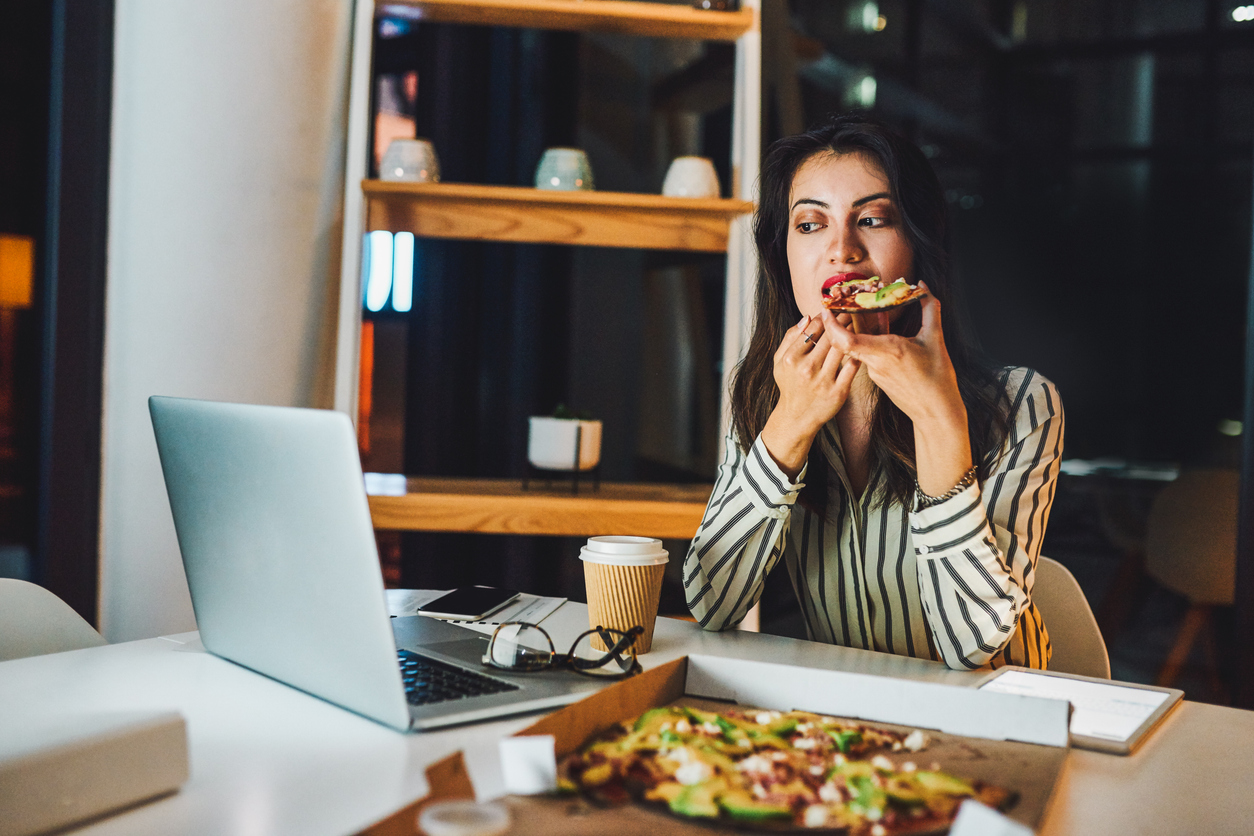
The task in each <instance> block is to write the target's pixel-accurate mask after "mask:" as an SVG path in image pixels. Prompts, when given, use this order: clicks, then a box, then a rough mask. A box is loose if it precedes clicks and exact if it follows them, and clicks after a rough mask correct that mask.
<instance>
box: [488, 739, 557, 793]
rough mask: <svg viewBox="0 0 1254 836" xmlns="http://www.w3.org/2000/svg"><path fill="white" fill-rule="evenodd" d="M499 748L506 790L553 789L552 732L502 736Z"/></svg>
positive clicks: (554, 783)
mask: <svg viewBox="0 0 1254 836" xmlns="http://www.w3.org/2000/svg"><path fill="white" fill-rule="evenodd" d="M500 747H501V773H502V775H503V776H504V778H505V791H506V792H507V793H513V794H514V795H537V794H539V793H544V792H552V791H553V790H555V789H557V755H556V753H555V747H556V744H555V742H554V738H553V735H551V734H533V735H524V736H522V737H503V738H501V741H500Z"/></svg>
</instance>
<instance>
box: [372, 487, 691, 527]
mask: <svg viewBox="0 0 1254 836" xmlns="http://www.w3.org/2000/svg"><path fill="white" fill-rule="evenodd" d="M555 484H558V483H555ZM713 487H714V486H713V485H656V484H627V483H614V482H606V483H602V485H601V488H600V490H599V491H594V490H592V486H591V485H587V484H585V485H580V487H579V494H578V495H572V494H571V493H570V489H569V487H566V488H565V489H560V488H555V487H545V486H544V485H543V484H542V483H536V482H533V483H532V484H531V489H530V490H526V491H524V490H523V489H522V483H521V481H520V480H517V479H458V478H441V477H410V478H408V479H407V480H406V488H405V494H404V495H403V496H396V495H391V496H389V495H380V494H374V495H371V496H370V497H369V500H370V513H371V516H372V518H373V519H374V526H375V528H378V529H392V530H401V531H462V532H476V533H481V534H546V535H556V536H570V537H593V536H596V535H600V534H634V535H639V536H643V537H661V538H671V539H683V540H688V539H691V538H692V537H693V536H694V535H695V534H696V532H697V527H698V526H700V524H701V518H702V516H703V515H704V514H705V505H706V502H707V501H708V500H709V498H710V492H711V491H712V490H713Z"/></svg>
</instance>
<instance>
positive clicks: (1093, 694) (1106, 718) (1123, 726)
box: [980, 671, 1168, 741]
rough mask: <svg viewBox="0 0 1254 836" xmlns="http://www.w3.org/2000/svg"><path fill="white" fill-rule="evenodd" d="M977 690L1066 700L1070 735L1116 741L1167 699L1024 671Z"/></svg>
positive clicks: (1157, 693) (1141, 691)
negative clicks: (1068, 710)
mask: <svg viewBox="0 0 1254 836" xmlns="http://www.w3.org/2000/svg"><path fill="white" fill-rule="evenodd" d="M980 690H981V691H996V692H998V693H1002V694H1020V695H1023V696H1029V697H1046V698H1048V699H1054V700H1068V701H1069V702H1070V703H1071V704H1072V706H1074V707H1075V711H1074V712H1073V713H1072V714H1071V733H1072V734H1077V735H1083V736H1085V737H1101V738H1105V739H1106V740H1119V741H1126V740H1127V739H1128V738H1129V737H1131V736H1132V733H1133V732H1135V731H1136V730H1137V729H1138V728H1140V726H1141V724H1142V723H1144V722H1145V721H1146V719H1148V718H1149V716H1150V715H1151V714H1153V713H1154V712H1155V711H1156V710H1157V709H1158V707H1159V706H1160V705H1162V704H1163V700H1165V699H1167V696H1168V695H1167V694H1164V693H1163V692H1162V691H1147V690H1145V689H1143V688H1128V687H1126V686H1122V685H1116V684H1114V683H1105V682H1085V681H1084V680H1080V679H1067V678H1066V677H1061V676H1050V675H1049V674H1043V673H1028V672H1027V671H1006V672H1005V673H1003V674H1002V675H1001V676H999V677H997V678H996V679H993V680H990V681H989V682H986V683H985V684H984V685H981V686H980Z"/></svg>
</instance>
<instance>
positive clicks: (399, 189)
mask: <svg viewBox="0 0 1254 836" xmlns="http://www.w3.org/2000/svg"><path fill="white" fill-rule="evenodd" d="M741 7H742V8H741V10H740V11H736V12H712V11H702V10H698V9H693V8H692V7H691V6H689V5H687V4H686V3H683V4H669V5H668V4H663V3H645V2H629V0H399V1H398V2H384V0H376V2H375V3H370V2H368V0H366V1H365V2H363V0H358V3H357V5H356V13H355V18H354V27H353V31H354V47H353V67H352V78H351V82H350V101H349V113H350V116H349V134H348V147H349V153H348V167H347V171H346V177H345V185H346V189H345V198H344V239H343V250H342V254H341V276H342V281H341V285H340V313H339V320H338V322H339V336H338V343H337V350H336V386H335V403H336V408H337V409H341V410H343V411H345V412H347V413H348V414H349V415H354V414H355V413H356V403H357V370H358V354H357V352H358V349H359V345H360V341H359V335H360V328H361V300H362V295H361V276H360V266H361V242H362V232H363V231H371V230H388V231H392V232H401V231H409V232H413V233H415V234H416V235H419V236H424V237H432V238H459V239H472V240H475V239H477V240H491V241H513V242H526V243H548V244H569V245H592V246H609V247H636V248H643V249H657V250H671V251H694V252H726V253H727V284H726V294H725V314H724V319H725V325H724V348H723V354H724V365H725V366H726V368H729V369H730V368H732V367H733V366H734V365H735V364H736V362H737V361H738V360H739V358H740V354H741V351H742V347H743V342H744V339H745V337H746V335H747V334H748V324H747V323H748V316H749V312H750V311H751V309H752V299H751V293H752V286H753V282H754V279H755V277H756V275H757V262H756V257H755V255H754V252H753V244H752V235H751V229H750V221H749V217H748V215H749V214H750V213H751V212H752V211H753V204H752V200H751V198H752V197H753V191H754V183H755V181H756V179H757V173H758V156H759V138H760V137H759V127H758V126H759V123H760V76H761V38H762V36H761V31H760V28H759V24H758V14H759V0H741ZM376 12H381V13H386V14H396V15H399V16H404V17H408V18H410V19H413V20H419V21H424V22H425V21H430V22H441V23H463V24H477V25H487V26H513V27H528V28H541V29H562V30H568V31H584V32H612V33H620V34H627V35H636V36H644V37H662V38H685V39H694V40H712V41H734V42H735V44H736V80H735V90H734V95H733V117H732V194H733V195H734V198H733V199H725V200H724V199H715V200H696V199H680V198H667V197H663V196H661V195H651V194H625V193H613V192H558V191H543V190H537V189H527V188H517V187H506V186H477V185H470V184H459V183H441V184H411V183H390V182H387V183H385V182H381V181H377V180H367V179H365V177H366V165H365V161H366V159H367V155H368V150H369V149H368V141H369V135H370V133H369V124H368V119H369V102H370V89H371V60H372V58H371V51H372V42H371V38H372V33H373V31H374V19H375V14H376ZM401 478H403V477H394V481H399V480H400V479H401ZM710 491H711V486H710V485H684V486H679V485H649V484H612V483H607V484H603V485H602V486H601V490H600V491H599V492H583V491H581V493H580V494H579V495H577V496H575V495H571V494H570V493H567V492H563V491H559V490H545V489H533V490H530V491H523V490H522V487H521V484H520V483H519V482H518V481H517V480H496V479H445V478H433V477H416V478H409V479H407V480H405V481H404V489H403V490H401V489H399V488H398V489H396V490H395V491H394V492H393V493H375V494H372V495H371V496H370V510H371V514H372V516H373V519H374V522H375V526H376V527H377V528H380V529H393V530H405V531H464V532H482V533H497V534H545V535H565V536H579V537H583V536H594V535H598V534H610V533H632V534H639V535H644V536H652V537H663V538H676V539H689V538H691V537H693V536H694V535H695V533H696V530H697V527H698V526H699V525H700V522H701V518H702V515H703V514H704V511H705V504H706V501H707V500H708V499H709V495H710Z"/></svg>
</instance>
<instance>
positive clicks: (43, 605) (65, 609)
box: [0, 578, 108, 662]
mask: <svg viewBox="0 0 1254 836" xmlns="http://www.w3.org/2000/svg"><path fill="white" fill-rule="evenodd" d="M102 644H108V642H106V641H105V640H104V638H102V637H101V635H100V634H99V633H97V632H96V631H95V629H94V628H93V627H92V626H91V625H90V624H88V623H87V622H86V621H85V620H84V619H83V617H82V616H80V615H79V614H78V613H76V612H74V610H73V609H71V608H70V605H69V604H67V603H65V602H64V601H62V600H61V599H60V598H58V597H57V596H56V595H53V594H52V593H51V592H49V591H48V590H46V589H44V588H43V587H42V586H38V585H36V584H33V583H27V582H26V581H18V580H13V579H12V578H0V662H5V661H8V660H9V659H23V658H25V657H27V656H41V655H43V654H45V653H60V652H62V651H65V650H79V649H81V648H84V647H99V646H100V645H102Z"/></svg>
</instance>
